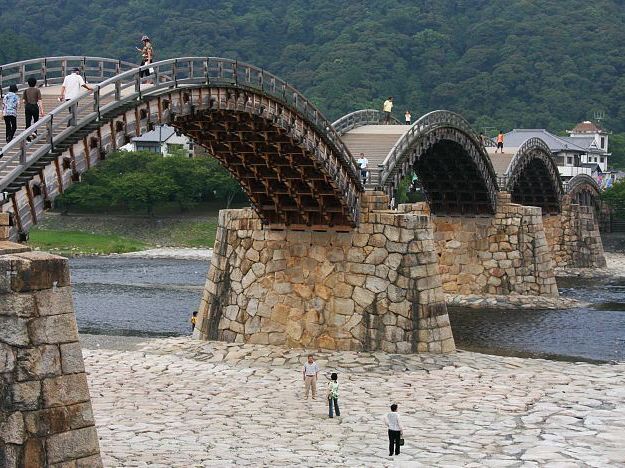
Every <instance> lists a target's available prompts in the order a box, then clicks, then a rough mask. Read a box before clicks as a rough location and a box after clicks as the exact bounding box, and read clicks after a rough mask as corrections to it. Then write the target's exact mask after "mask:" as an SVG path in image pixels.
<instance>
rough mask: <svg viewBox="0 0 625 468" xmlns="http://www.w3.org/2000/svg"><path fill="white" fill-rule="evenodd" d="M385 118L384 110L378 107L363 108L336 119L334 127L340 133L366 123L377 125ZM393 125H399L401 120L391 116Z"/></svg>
mask: <svg viewBox="0 0 625 468" xmlns="http://www.w3.org/2000/svg"><path fill="white" fill-rule="evenodd" d="M383 119H384V114H383V112H382V111H379V110H377V109H361V110H357V111H354V112H350V113H349V114H347V115H344V116H343V117H341V118H340V119H338V120H336V121H334V123H333V124H332V127H334V130H336V132H337V133H338V134H339V135H344V134H345V133H347V132H349V131H350V130H353V129H354V128H358V127H362V126H364V125H377V124H379V123H380V122H382V121H383ZM391 120H392V122H393V125H399V124H400V122H399V120H397V119H396V118H395V117H393V116H391Z"/></svg>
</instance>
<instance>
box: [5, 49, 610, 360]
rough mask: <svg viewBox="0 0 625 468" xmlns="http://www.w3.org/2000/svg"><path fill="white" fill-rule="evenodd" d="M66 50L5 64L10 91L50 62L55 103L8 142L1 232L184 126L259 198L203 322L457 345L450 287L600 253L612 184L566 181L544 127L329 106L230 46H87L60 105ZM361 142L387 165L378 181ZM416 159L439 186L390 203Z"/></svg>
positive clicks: (498, 283)
mask: <svg viewBox="0 0 625 468" xmlns="http://www.w3.org/2000/svg"><path fill="white" fill-rule="evenodd" d="M55 60H56V61H55ZM58 60H59V58H55V59H54V60H52V59H37V60H34V61H27V62H28V63H26V62H20V63H17V64H11V65H10V66H3V67H1V68H0V88H2V92H5V90H6V87H7V86H8V84H11V83H19V84H23V82H24V79H25V78H26V77H27V76H30V75H35V76H36V77H37V78H38V79H40V80H41V81H42V82H43V84H44V85H45V87H44V95H45V96H46V104H48V105H49V106H50V108H49V109H48V111H49V112H48V114H47V115H46V116H45V117H43V118H42V119H41V120H39V122H37V123H36V124H34V125H33V126H31V127H30V128H28V129H24V130H23V131H21V133H19V135H17V136H16V137H15V139H14V140H13V141H11V142H10V143H8V144H6V145H4V146H3V147H2V148H0V192H2V195H3V198H2V200H1V201H0V203H1V205H2V206H1V211H2V213H0V229H1V230H2V233H1V235H2V238H3V239H5V240H6V239H16V238H19V237H20V236H21V237H22V238H23V237H26V233H27V232H28V229H29V228H30V227H31V226H32V225H33V224H35V223H37V221H38V220H39V219H40V218H41V216H42V215H43V213H44V211H45V210H47V209H49V208H50V207H51V205H52V202H53V200H54V198H55V197H56V196H58V195H59V194H62V193H63V192H64V191H65V190H66V189H67V187H68V186H69V185H70V184H71V183H73V182H78V181H80V178H81V175H82V174H83V173H84V172H85V171H88V170H89V169H90V168H91V167H93V166H94V165H96V164H97V163H98V162H99V161H101V160H103V159H104V158H106V155H107V154H108V153H110V152H111V151H114V150H116V149H117V148H119V147H120V146H122V145H123V144H125V143H127V142H128V141H129V139H130V138H131V137H132V136H135V135H137V136H138V135H140V134H141V133H143V132H145V131H146V130H148V129H151V128H152V127H153V126H154V125H156V124H161V123H163V124H170V125H172V126H174V127H175V128H176V129H177V130H178V131H179V132H181V133H184V134H186V135H188V136H189V137H191V138H192V139H193V140H194V142H195V143H197V144H200V145H202V146H204V147H206V148H207V149H208V152H209V153H210V154H212V155H213V156H214V157H215V158H217V159H218V160H219V161H220V163H221V164H222V165H223V167H224V168H225V169H226V170H228V171H229V173H230V174H231V175H232V176H233V177H234V178H235V179H236V180H237V181H238V182H239V183H240V184H241V186H242V188H243V190H244V191H245V192H246V193H247V195H248V197H249V199H250V201H251V204H252V209H244V210H222V211H221V212H220V216H219V229H218V232H217V238H216V242H215V248H214V255H213V257H212V259H211V268H210V270H209V274H208V277H207V281H206V287H205V290H204V294H203V297H202V302H201V306H200V313H199V314H198V325H197V328H196V336H198V337H201V338H205V339H223V340H226V341H237V342H256V343H269V344H287V345H289V346H300V347H301V346H307V347H322V348H332V349H352V350H359V349H380V350H384V351H389V352H416V351H430V352H446V351H451V350H453V349H454V341H453V337H452V335H451V328H450V324H449V318H448V316H447V309H446V305H445V293H460V294H498V295H501V294H512V293H517V294H528V295H543V296H557V295H558V290H557V285H556V280H555V273H554V266H556V265H557V266H601V265H600V264H601V261H600V259H602V258H603V257H602V248H601V241H600V238H599V235H598V230H597V229H596V222H595V221H594V218H593V211H592V210H593V208H592V204H593V199H595V198H596V197H597V195H598V191H597V188H596V187H594V186H593V185H592V182H591V181H589V180H586V179H582V178H580V179H577V180H573V181H571V182H570V184H569V185H568V188H569V190H570V194H568V195H567V194H566V193H565V187H563V186H562V184H561V182H560V178H559V177H558V173H557V168H556V167H555V164H554V162H553V160H552V158H551V156H550V154H549V151H548V148H547V147H546V145H545V144H544V143H543V142H541V141H540V140H537V139H532V140H528V141H527V142H525V143H524V144H523V145H522V146H521V147H520V148H516V149H514V150H513V149H507V150H506V151H505V152H504V154H503V155H499V154H497V155H494V154H492V153H493V151H492V149H491V148H487V147H485V145H484V142H483V141H481V140H480V138H479V137H478V135H477V134H476V132H475V131H474V130H473V129H472V128H471V126H470V124H469V123H468V122H467V121H466V120H465V119H464V118H463V117H462V116H460V115H458V114H455V113H453V112H449V111H445V110H438V111H433V112H430V113H428V114H426V115H424V116H422V117H421V118H419V119H418V120H417V121H416V122H415V123H414V124H413V125H410V126H405V125H400V124H398V122H396V121H394V122H393V123H394V124H393V125H386V126H381V125H380V113H379V112H378V111H375V110H362V111H356V112H354V113H351V114H348V115H347V116H345V117H343V118H341V119H339V120H337V121H336V122H334V123H330V122H329V121H328V120H327V119H326V118H325V117H324V115H323V114H322V113H321V112H320V111H319V110H318V109H317V108H316V107H315V106H314V104H313V103H311V102H310V101H309V100H308V99H307V98H306V97H305V96H304V95H303V94H302V93H300V92H299V91H297V90H296V89H295V88H293V87H292V85H290V84H289V83H287V82H285V81H283V80H281V79H280V78H278V77H276V76H274V75H272V74H270V73H268V72H266V71H265V70H263V69H260V68H257V67H254V66H252V65H249V64H245V63H241V62H237V61H234V60H229V59H225V58H218V57H183V58H177V59H170V60H164V61H160V62H157V63H153V64H149V65H145V66H143V67H136V66H133V65H132V64H122V63H120V62H117V63H116V62H115V61H110V60H108V59H99V58H88V57H85V58H82V59H80V58H79V62H80V64H81V65H80V66H81V67H82V68H80V69H81V71H82V73H84V74H85V75H86V76H87V77H88V78H89V79H90V80H92V81H93V82H94V83H93V86H94V92H93V93H84V94H82V95H81V96H79V97H77V98H76V99H73V100H71V101H67V102H64V103H60V104H58V105H56V104H54V103H53V102H52V100H51V99H50V96H52V97H53V96H54V95H55V94H56V93H57V92H58V91H57V90H58V88H55V87H54V86H57V87H58V84H59V82H60V79H61V78H62V77H63V76H64V75H65V74H66V73H67V71H68V67H69V66H70V63H71V62H72V60H76V58H75V57H74V58H67V59H66V60H64V59H63V58H61V59H60V64H61V65H58V64H59V61H58ZM54 64H56V65H54ZM94 64H95V65H94ZM53 65H54V66H53ZM37 70H39V71H37ZM146 71H150V77H149V82H148V81H147V80H146V79H145V78H142V72H146ZM35 131H36V132H37V136H36V137H35V138H34V139H32V141H29V137H30V136H31V135H32V134H33V133H34V132H35ZM360 152H364V153H365V154H366V155H367V157H368V158H369V161H370V166H372V167H373V169H374V171H373V172H374V175H373V176H372V178H371V180H370V181H369V182H368V183H367V186H365V185H363V183H362V181H361V179H360V171H359V169H358V167H357V166H356V161H355V158H354V156H358V154H359V153H360ZM375 169H379V170H377V171H376V170H375ZM413 172H415V173H416V174H417V176H418V177H419V179H420V181H421V183H422V185H423V189H424V193H425V196H426V200H427V203H421V204H410V205H400V206H399V207H397V209H396V210H389V209H388V205H389V200H390V198H391V197H392V196H393V194H394V192H395V191H396V190H397V188H398V187H399V185H400V182H401V180H402V178H404V177H406V176H408V175H410V174H412V173H413ZM527 205H531V206H527ZM554 260H555V264H554ZM604 262H605V260H604Z"/></svg>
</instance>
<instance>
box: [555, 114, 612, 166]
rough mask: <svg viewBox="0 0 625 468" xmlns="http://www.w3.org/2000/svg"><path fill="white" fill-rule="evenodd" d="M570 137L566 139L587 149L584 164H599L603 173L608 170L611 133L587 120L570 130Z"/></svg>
mask: <svg viewBox="0 0 625 468" xmlns="http://www.w3.org/2000/svg"><path fill="white" fill-rule="evenodd" d="M567 133H568V134H569V135H570V136H569V137H565V139H566V140H569V141H571V142H573V143H575V144H576V145H578V146H581V147H583V148H586V154H585V155H584V157H583V161H582V162H584V163H589V164H598V165H599V167H600V168H601V171H602V172H606V171H607V170H608V157H609V156H610V153H609V152H608V143H609V142H608V139H609V136H610V132H607V131H605V130H603V129H602V128H601V127H599V125H597V124H595V123H594V122H591V121H589V120H586V121H584V122H581V123H578V124H577V125H576V126H575V128H574V129H573V130H568V131H567Z"/></svg>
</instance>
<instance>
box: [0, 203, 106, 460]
mask: <svg viewBox="0 0 625 468" xmlns="http://www.w3.org/2000/svg"><path fill="white" fill-rule="evenodd" d="M2 216H4V217H8V215H7V214H6V213H4V214H3V215H2ZM5 221H6V220H5ZM0 265H1V268H0V467H3V468H18V467H19V468H22V467H28V468H30V467H33V468H36V467H44V466H45V467H50V468H61V467H63V468H65V467H67V468H70V467H73V468H80V467H84V468H87V467H88V468H98V467H101V466H102V462H101V459H100V449H99V443H98V435H97V433H96V429H95V422H94V419H93V413H92V409H91V400H90V397H89V388H88V386H87V377H86V374H85V368H84V363H83V357H82V351H81V347H80V343H79V341H78V330H77V327H76V318H75V315H74V306H73V302H72V293H71V287H70V278H69V266H68V263H67V259H65V258H62V257H58V256H55V255H51V254H47V253H42V252H30V249H29V248H27V247H24V246H21V245H19V244H13V243H10V242H0Z"/></svg>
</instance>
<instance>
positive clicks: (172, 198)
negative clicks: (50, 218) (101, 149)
mask: <svg viewBox="0 0 625 468" xmlns="http://www.w3.org/2000/svg"><path fill="white" fill-rule="evenodd" d="M245 200H246V197H245V195H244V193H243V191H242V190H241V187H240V186H239V184H238V183H237V182H236V181H235V180H234V179H232V177H230V175H228V173H227V172H226V171H225V170H224V169H223V168H222V167H221V166H220V165H219V163H218V162H217V161H216V160H214V159H213V158H193V159H190V158H187V157H182V156H170V157H162V156H161V155H160V154H155V153H146V152H129V151H118V152H115V153H113V154H111V155H109V156H107V158H106V160H105V161H103V162H102V163H100V164H98V166H96V167H95V168H94V169H91V170H90V171H88V172H86V173H85V174H84V175H83V177H82V181H81V183H80V184H74V185H72V186H71V187H70V188H69V189H68V190H67V191H65V193H64V194H63V195H61V196H59V197H58V198H57V199H56V200H55V207H56V208H58V209H59V210H61V211H62V212H64V213H68V212H85V211H86V212H91V213H93V212H100V213H145V214H148V215H154V214H155V210H157V209H160V210H161V211H172V210H173V211H177V212H179V213H185V212H187V211H189V210H190V209H191V208H193V207H195V206H197V205H198V204H200V203H205V202H218V203H221V204H223V206H224V207H226V206H229V205H230V204H231V203H233V202H242V201H245Z"/></svg>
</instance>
